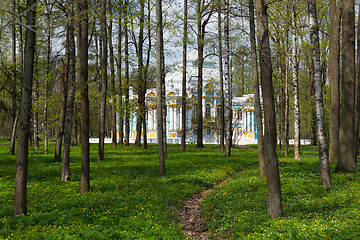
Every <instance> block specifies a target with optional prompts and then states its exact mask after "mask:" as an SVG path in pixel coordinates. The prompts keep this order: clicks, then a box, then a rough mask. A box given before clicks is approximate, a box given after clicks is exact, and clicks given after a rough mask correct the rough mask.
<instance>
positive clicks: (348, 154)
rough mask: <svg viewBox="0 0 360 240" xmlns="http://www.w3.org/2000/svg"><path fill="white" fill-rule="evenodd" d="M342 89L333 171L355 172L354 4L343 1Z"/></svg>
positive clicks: (349, 1)
mask: <svg viewBox="0 0 360 240" xmlns="http://www.w3.org/2000/svg"><path fill="white" fill-rule="evenodd" d="M342 31H343V32H342V43H343V47H342V87H341V109H340V111H341V113H340V116H341V119H340V134H339V143H340V145H339V159H338V162H337V166H336V169H335V171H341V172H356V161H355V159H356V158H355V154H356V151H355V149H354V141H355V136H354V135H355V134H354V117H355V3H354V0H344V1H343V21H342Z"/></svg>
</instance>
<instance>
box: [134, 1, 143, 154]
mask: <svg viewBox="0 0 360 240" xmlns="http://www.w3.org/2000/svg"><path fill="white" fill-rule="evenodd" d="M144 23H145V1H144V0H141V1H140V26H139V43H138V51H137V52H138V79H139V81H138V111H137V114H138V119H137V122H136V139H135V146H137V147H140V146H141V129H142V126H143V122H144V118H145V94H146V88H145V85H146V84H145V77H144V64H143V45H144V27H145V25H144Z"/></svg>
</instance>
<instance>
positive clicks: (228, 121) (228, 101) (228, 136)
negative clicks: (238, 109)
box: [224, 0, 232, 157]
mask: <svg viewBox="0 0 360 240" xmlns="http://www.w3.org/2000/svg"><path fill="white" fill-rule="evenodd" d="M229 8H230V6H229V1H228V0H226V1H225V26H224V45H225V47H224V52H225V56H224V60H225V61H224V67H225V72H224V81H225V140H226V141H225V142H226V143H225V157H230V156H231V145H232V142H231V141H232V129H231V127H232V98H231V95H232V91H231V79H230V43H229V18H230V16H229V15H230V14H229V11H230V9H229Z"/></svg>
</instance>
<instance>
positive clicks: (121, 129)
mask: <svg viewBox="0 0 360 240" xmlns="http://www.w3.org/2000/svg"><path fill="white" fill-rule="evenodd" d="M122 6H123V5H122V1H121V2H120V4H119V30H118V31H119V33H118V61H117V82H118V88H119V110H118V111H119V144H121V145H123V144H124V119H123V118H124V114H123V113H124V109H123V99H122V95H123V86H122V83H121V67H122V64H121V63H122V59H121V52H122V48H121V40H122V35H123V32H122V31H123V29H122V20H123V16H124V14H123V10H122Z"/></svg>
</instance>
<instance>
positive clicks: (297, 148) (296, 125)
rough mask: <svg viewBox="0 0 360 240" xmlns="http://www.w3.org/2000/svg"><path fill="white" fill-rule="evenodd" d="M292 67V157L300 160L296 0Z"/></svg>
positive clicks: (292, 23)
mask: <svg viewBox="0 0 360 240" xmlns="http://www.w3.org/2000/svg"><path fill="white" fill-rule="evenodd" d="M291 25H292V54H291V60H292V69H293V71H292V72H293V87H294V159H295V160H300V103H299V81H298V62H297V45H296V44H297V43H296V0H292V21H291Z"/></svg>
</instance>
